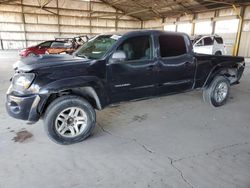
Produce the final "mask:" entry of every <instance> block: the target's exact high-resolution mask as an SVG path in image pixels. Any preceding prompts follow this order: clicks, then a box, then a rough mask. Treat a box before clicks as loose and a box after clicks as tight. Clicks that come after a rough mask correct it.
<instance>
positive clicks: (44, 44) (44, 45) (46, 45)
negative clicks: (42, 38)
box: [39, 41, 51, 48]
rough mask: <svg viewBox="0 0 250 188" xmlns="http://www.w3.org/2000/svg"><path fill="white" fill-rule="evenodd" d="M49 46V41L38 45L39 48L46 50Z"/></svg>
mask: <svg viewBox="0 0 250 188" xmlns="http://www.w3.org/2000/svg"><path fill="white" fill-rule="evenodd" d="M50 45H51V42H50V41H48V42H43V43H41V44H39V46H41V47H44V48H48V47H50Z"/></svg>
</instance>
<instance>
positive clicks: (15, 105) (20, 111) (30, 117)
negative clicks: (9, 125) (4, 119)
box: [6, 93, 41, 123]
mask: <svg viewBox="0 0 250 188" xmlns="http://www.w3.org/2000/svg"><path fill="white" fill-rule="evenodd" d="M40 99H41V98H40V96H39V95H36V94H32V95H28V96H15V95H14V94H13V93H11V94H7V101H6V110H7V112H8V114H9V115H10V116H12V117H14V118H17V119H22V120H26V121H28V123H34V122H36V121H38V120H39V118H40V115H39V113H38V112H37V109H38V104H39V102H40Z"/></svg>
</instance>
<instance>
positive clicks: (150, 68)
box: [146, 65, 154, 70]
mask: <svg viewBox="0 0 250 188" xmlns="http://www.w3.org/2000/svg"><path fill="white" fill-rule="evenodd" d="M153 68H154V65H149V66H148V67H147V68H146V69H147V70H152V69H153Z"/></svg>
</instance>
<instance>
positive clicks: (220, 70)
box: [203, 64, 238, 88]
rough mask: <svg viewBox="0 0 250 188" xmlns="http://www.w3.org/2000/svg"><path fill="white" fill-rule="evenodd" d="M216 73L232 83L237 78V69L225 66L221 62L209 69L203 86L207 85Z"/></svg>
mask: <svg viewBox="0 0 250 188" xmlns="http://www.w3.org/2000/svg"><path fill="white" fill-rule="evenodd" d="M218 75H221V76H224V77H226V78H227V79H228V81H229V83H230V84H233V83H235V82H237V80H238V69H237V68H236V67H233V66H225V65H223V64H219V65H217V66H216V67H214V68H213V69H212V70H211V71H210V73H209V75H208V77H207V79H206V81H205V83H204V84H203V88H205V87H207V86H208V85H209V84H210V83H211V82H212V80H213V79H214V78H215V77H216V76H218Z"/></svg>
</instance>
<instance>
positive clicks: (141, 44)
mask: <svg viewBox="0 0 250 188" xmlns="http://www.w3.org/2000/svg"><path fill="white" fill-rule="evenodd" d="M118 50H121V51H124V52H125V54H126V56H127V61H130V60H143V59H145V60H146V59H151V58H152V49H151V44H150V37H149V36H138V37H132V38H129V39H128V40H125V41H124V42H123V43H122V44H121V45H120V46H119V47H118V48H117V51H118Z"/></svg>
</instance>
